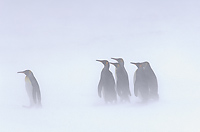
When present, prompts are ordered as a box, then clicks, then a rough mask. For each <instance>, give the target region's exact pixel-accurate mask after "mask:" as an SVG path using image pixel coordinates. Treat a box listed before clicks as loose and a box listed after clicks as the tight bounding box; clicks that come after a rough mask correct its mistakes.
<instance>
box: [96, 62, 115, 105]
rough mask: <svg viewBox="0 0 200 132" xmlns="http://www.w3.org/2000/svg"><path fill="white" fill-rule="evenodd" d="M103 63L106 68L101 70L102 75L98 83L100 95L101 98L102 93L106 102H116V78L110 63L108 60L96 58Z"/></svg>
mask: <svg viewBox="0 0 200 132" xmlns="http://www.w3.org/2000/svg"><path fill="white" fill-rule="evenodd" d="M96 61H99V62H101V63H103V65H104V68H103V69H102V71H101V77H100V81H99V84H98V95H99V97H100V98H101V96H102V94H103V97H104V100H105V102H106V103H108V102H110V103H113V102H116V101H117V95H116V91H115V80H114V77H113V74H112V73H111V72H110V70H109V67H110V64H109V62H108V61H107V60H96Z"/></svg>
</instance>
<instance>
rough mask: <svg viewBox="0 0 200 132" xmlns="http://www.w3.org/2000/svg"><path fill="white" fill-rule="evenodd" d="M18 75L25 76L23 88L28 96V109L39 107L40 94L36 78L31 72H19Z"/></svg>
mask: <svg viewBox="0 0 200 132" xmlns="http://www.w3.org/2000/svg"><path fill="white" fill-rule="evenodd" d="M18 73H24V74H25V75H26V77H25V87H26V91H27V94H28V96H29V100H30V106H29V107H33V106H36V107H41V93H40V88H39V85H38V82H37V80H36V78H35V77H34V75H33V73H32V71H31V70H25V71H20V72H18Z"/></svg>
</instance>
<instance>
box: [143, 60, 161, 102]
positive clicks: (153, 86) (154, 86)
mask: <svg viewBox="0 0 200 132" xmlns="http://www.w3.org/2000/svg"><path fill="white" fill-rule="evenodd" d="M142 65H143V69H144V72H145V76H146V79H147V82H148V87H149V90H150V97H151V99H154V100H158V99H159V95H158V82H157V77H156V75H155V73H154V71H153V70H152V68H151V66H150V64H149V62H143V64H142Z"/></svg>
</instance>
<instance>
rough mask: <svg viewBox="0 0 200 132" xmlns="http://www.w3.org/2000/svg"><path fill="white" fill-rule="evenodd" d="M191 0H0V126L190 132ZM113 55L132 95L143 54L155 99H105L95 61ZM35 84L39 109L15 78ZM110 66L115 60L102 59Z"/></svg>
mask: <svg viewBox="0 0 200 132" xmlns="http://www.w3.org/2000/svg"><path fill="white" fill-rule="evenodd" d="M199 6H200V2H199V1H196V0H191V1H180V0H175V1H174V0H173V1H172V0H169V1H165V2H163V1H158V0H153V1H145V0H142V1H131V0H125V1H118V0H117V1H113V0H111V1H106V0H102V1H92V0H86V1H80V0H75V1H62V0H57V1H53V0H52V1H45V0H44V1H25V0H20V1H18V2H16V1H13V0H1V1H0V38H1V39H0V90H1V92H0V117H1V118H0V131H2V132H13V131H15V132H27V131H28V132H44V131H48V132H55V131H59V132H66V131H69V132H71V131H73V132H82V131H89V132H90V131H95V132H102V131H104V132H110V131H115V132H122V131H136V132H160V131H162V132H163V131H164V132H179V131H180V132H188V131H190V132H198V131H199V124H198V123H199V122H200V118H199V117H200V107H199V105H200V101H199V100H200V96H199V93H200V87H199V78H200V70H199V66H200V63H199V61H198V60H199V55H200V54H199V48H200V47H199V42H200V38H199V34H200V30H199V23H200V18H199V12H200V8H199ZM111 57H122V58H123V59H124V61H125V68H126V70H127V72H128V75H129V81H130V89H131V92H132V93H133V75H134V72H135V70H136V67H135V66H134V65H131V64H130V62H143V61H149V62H150V65H151V67H152V69H153V70H154V72H155V74H156V76H157V78H158V85H159V95H160V100H159V101H158V102H149V103H147V104H141V103H140V100H139V99H137V98H136V97H134V96H131V103H120V102H119V101H118V103H117V104H105V103H104V101H103V99H101V98H99V97H98V94H97V86H98V82H99V79H100V72H101V70H102V68H103V65H102V64H100V63H98V62H96V61H95V60H96V59H107V60H109V61H112V62H113V60H112V59H111ZM26 69H30V70H32V71H33V74H34V75H35V77H36V79H37V80H38V83H39V85H40V89H41V94H42V105H43V107H42V108H41V109H37V108H33V109H27V108H24V107H23V105H29V100H28V96H27V93H26V90H25V82H24V77H25V76H24V75H23V74H17V72H18V71H22V70H26ZM110 70H111V71H112V73H113V74H114V73H115V71H114V70H115V68H114V66H110Z"/></svg>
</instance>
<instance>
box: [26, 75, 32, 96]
mask: <svg viewBox="0 0 200 132" xmlns="http://www.w3.org/2000/svg"><path fill="white" fill-rule="evenodd" d="M25 87H26V92H27V94H28V96H29V97H30V98H32V92H33V86H32V84H31V81H30V79H29V78H28V77H27V76H26V77H25Z"/></svg>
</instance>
